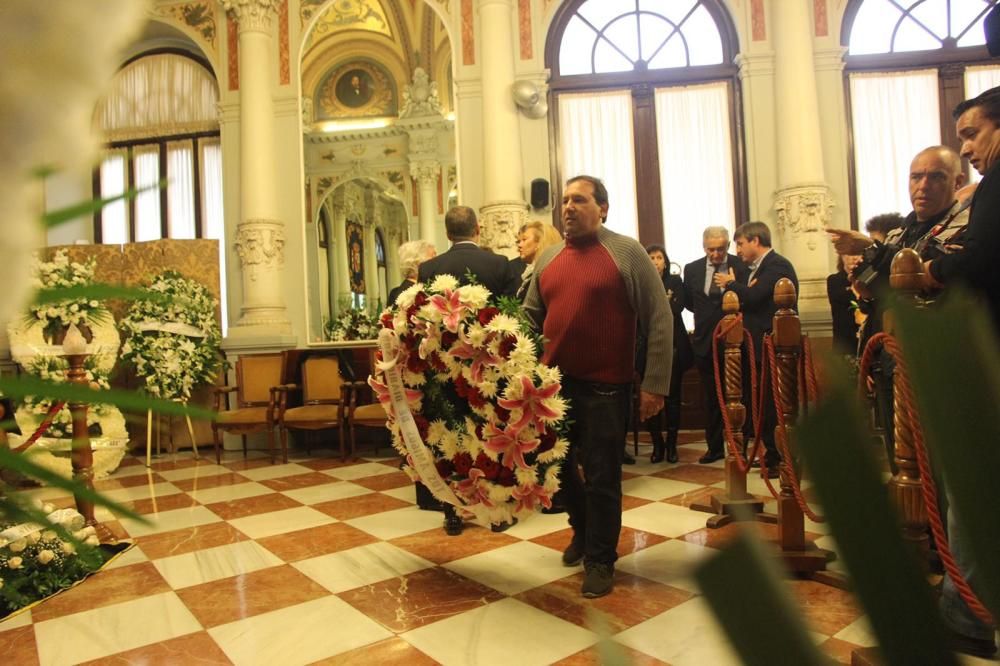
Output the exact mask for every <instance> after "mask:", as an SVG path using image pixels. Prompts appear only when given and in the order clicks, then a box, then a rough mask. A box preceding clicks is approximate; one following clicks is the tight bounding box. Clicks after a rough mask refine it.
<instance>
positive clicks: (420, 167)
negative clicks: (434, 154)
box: [410, 160, 441, 187]
mask: <svg viewBox="0 0 1000 666" xmlns="http://www.w3.org/2000/svg"><path fill="white" fill-rule="evenodd" d="M440 174H441V164H440V163H439V162H436V161H434V160H422V161H420V162H410V175H412V176H413V177H414V178H416V179H417V182H418V183H419V184H420V186H421V187H434V186H436V185H437V179H438V176H439V175H440Z"/></svg>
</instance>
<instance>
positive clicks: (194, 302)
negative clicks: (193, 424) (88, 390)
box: [121, 271, 222, 400]
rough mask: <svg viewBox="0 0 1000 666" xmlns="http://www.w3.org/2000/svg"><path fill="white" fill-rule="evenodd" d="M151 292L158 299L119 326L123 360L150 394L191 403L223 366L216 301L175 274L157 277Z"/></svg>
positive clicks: (134, 309) (138, 306)
mask: <svg viewBox="0 0 1000 666" xmlns="http://www.w3.org/2000/svg"><path fill="white" fill-rule="evenodd" d="M149 290H150V291H152V292H157V294H158V297H157V298H149V299H143V300H137V301H135V302H133V304H132V306H131V307H130V308H129V311H128V314H127V315H126V316H125V318H124V319H123V320H122V322H121V327H122V331H123V333H124V337H125V342H124V344H122V349H121V351H122V358H123V359H124V360H126V361H129V362H131V363H132V364H133V365H134V366H135V371H136V374H137V375H138V376H139V377H141V378H143V379H144V381H145V386H144V387H143V388H144V390H145V391H146V393H148V394H150V395H152V396H155V397H158V398H165V399H170V400H187V399H189V398H190V397H191V392H192V391H193V390H194V389H195V388H196V387H198V386H202V385H204V384H208V383H211V382H212V381H214V380H215V376H216V373H217V372H218V370H219V368H220V366H221V365H222V357H221V356H220V353H219V346H220V344H221V342H222V332H221V330H220V329H219V323H218V322H217V321H216V318H215V309H216V307H217V306H218V301H217V300H216V299H215V298H213V297H212V295H211V293H209V291H208V289H207V288H206V287H205V286H204V285H202V284H200V283H198V282H197V281H195V280H191V279H188V278H185V277H183V276H182V275H180V274H179V273H177V272H175V271H166V272H164V273H161V274H160V275H158V276H156V277H155V278H154V279H153V282H152V284H151V285H150V286H149Z"/></svg>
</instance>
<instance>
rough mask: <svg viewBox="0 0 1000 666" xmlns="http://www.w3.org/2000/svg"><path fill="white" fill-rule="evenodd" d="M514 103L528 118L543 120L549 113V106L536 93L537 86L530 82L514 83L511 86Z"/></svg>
mask: <svg viewBox="0 0 1000 666" xmlns="http://www.w3.org/2000/svg"><path fill="white" fill-rule="evenodd" d="M510 91H511V94H512V95H513V96H514V103H515V104H517V106H518V108H520V109H521V111H522V112H524V115H526V116H528V117H529V118H533V119H538V118H544V117H545V114H547V113H548V112H549V104H548V102H546V101H545V97H543V96H542V95H541V94H540V93H539V92H538V86H536V85H535V84H534V83H532V82H531V81H515V82H514V85H512V86H511V90H510Z"/></svg>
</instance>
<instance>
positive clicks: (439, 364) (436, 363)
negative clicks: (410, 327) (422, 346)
mask: <svg viewBox="0 0 1000 666" xmlns="http://www.w3.org/2000/svg"><path fill="white" fill-rule="evenodd" d="M428 360H429V361H430V364H431V367H432V368H434V369H435V370H437V371H438V372H446V371H447V370H448V366H447V365H445V364H444V361H442V360H441V357H440V356H439V355H438V353H437V352H433V353H432V354H431V356H430V358H429V359H428Z"/></svg>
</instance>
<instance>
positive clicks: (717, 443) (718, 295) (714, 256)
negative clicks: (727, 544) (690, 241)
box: [684, 227, 746, 464]
mask: <svg viewBox="0 0 1000 666" xmlns="http://www.w3.org/2000/svg"><path fill="white" fill-rule="evenodd" d="M702 247H703V248H705V255H706V258H705V259H698V260H697V261H692V262H691V263H690V264H688V265H687V266H685V267H684V307H685V308H687V309H688V310H690V311H691V312H693V313H694V335H693V336H692V338H691V345H692V348H693V349H694V357H695V365H696V366H697V368H698V374H699V375H701V385H702V386H703V387H704V390H705V411H706V413H707V416H708V422H707V423H706V424H705V441H706V442H707V443H708V451H707V452H706V453H705V455H703V456H702V457H701V459H700V460H699V461H698V462H700V463H702V464H708V463H711V462H715V461H716V460H720V459H722V458H723V457H724V456H725V452H724V450H723V441H722V412H721V411H720V409H719V399H718V396H717V394H716V388H715V369H714V365H713V363H712V334H713V333H714V331H715V327H716V326H717V325H718V323H719V321H720V320H721V319H722V314H723V313H722V289H721V288H720V287H718V286H716V285H715V282H714V277H715V274H716V273H717V272H718V273H727V274H728V273H729V271H730V270H732V271H733V274H734V275H736V276H738V277H743V276H744V274H745V272H746V268H745V267H744V266H743V264H741V263H740V261H739V260H738V259H737V258H736V256H735V255H732V254H729V230H728V229H726V228H725V227H708V228H707V229H705V231H704V233H702ZM719 351H720V352H721V351H722V346H721V345H720V346H719ZM720 360H721V359H720Z"/></svg>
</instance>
